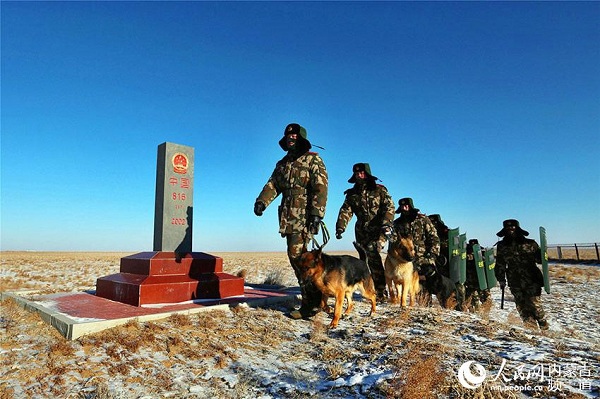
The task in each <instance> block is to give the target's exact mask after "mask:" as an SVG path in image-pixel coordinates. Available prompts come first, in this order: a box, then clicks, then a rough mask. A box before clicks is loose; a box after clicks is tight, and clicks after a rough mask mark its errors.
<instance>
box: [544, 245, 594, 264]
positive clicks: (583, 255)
mask: <svg viewBox="0 0 600 399" xmlns="http://www.w3.org/2000/svg"><path fill="white" fill-rule="evenodd" d="M599 246H600V243H597V242H594V243H587V244H549V245H548V246H547V252H548V259H549V260H560V261H569V260H570V261H590V262H600V251H599V248H598V247H599Z"/></svg>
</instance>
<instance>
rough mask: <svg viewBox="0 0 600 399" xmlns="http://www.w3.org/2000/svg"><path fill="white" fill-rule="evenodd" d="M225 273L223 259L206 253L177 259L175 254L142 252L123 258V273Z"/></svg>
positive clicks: (191, 253)
mask: <svg viewBox="0 0 600 399" xmlns="http://www.w3.org/2000/svg"><path fill="white" fill-rule="evenodd" d="M222 271H223V258H220V257H218V256H213V255H209V254H206V253H204V252H189V253H186V254H185V255H183V256H182V257H180V258H179V257H177V256H176V255H175V252H158V251H153V252H140V253H137V254H135V255H130V256H126V257H124V258H121V268H120V272H121V273H131V274H143V275H147V276H156V275H178V274H189V275H198V274H202V273H218V272H222Z"/></svg>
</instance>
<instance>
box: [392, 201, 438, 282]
mask: <svg viewBox="0 0 600 399" xmlns="http://www.w3.org/2000/svg"><path fill="white" fill-rule="evenodd" d="M398 204H399V205H400V206H399V207H398V209H396V213H400V217H399V218H398V219H396V220H394V230H395V233H397V232H405V233H406V234H408V235H410V236H411V237H412V239H413V243H414V244H415V260H414V261H413V265H414V266H415V269H416V270H417V271H419V274H422V273H423V272H424V271H426V269H427V268H424V267H423V266H425V265H431V266H433V267H435V264H436V260H437V258H438V256H439V255H440V239H439V237H438V235H437V231H436V230H435V226H434V225H433V223H432V222H431V220H429V218H428V217H427V216H425V215H424V214H422V213H420V212H419V209H416V208H415V207H414V205H413V200H412V198H402V199H401V200H400V201H398Z"/></svg>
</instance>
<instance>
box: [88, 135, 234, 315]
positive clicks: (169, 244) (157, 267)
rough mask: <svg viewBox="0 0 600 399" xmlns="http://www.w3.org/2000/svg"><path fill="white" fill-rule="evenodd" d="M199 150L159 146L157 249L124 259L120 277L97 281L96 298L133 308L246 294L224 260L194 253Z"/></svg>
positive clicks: (176, 145) (156, 213) (167, 144)
mask: <svg viewBox="0 0 600 399" xmlns="http://www.w3.org/2000/svg"><path fill="white" fill-rule="evenodd" d="M193 187H194V149H193V148H192V147H187V146H183V145H179V144H172V143H163V144H161V145H159V146H158V162H157V168H156V204H155V212H154V251H153V252H140V253H137V254H135V255H131V256H126V257H124V258H121V267H120V269H119V270H120V273H117V274H112V275H110V276H105V277H100V278H99V279H97V280H96V296H99V297H102V298H106V299H110V300H113V301H117V302H122V303H126V304H129V305H133V306H142V305H148V304H161V303H178V302H185V301H190V300H196V299H218V298H227V297H232V296H242V295H244V279H243V278H241V277H236V276H232V275H230V274H227V273H224V272H223V259H222V258H220V257H218V256H213V255H209V254H206V253H203V252H193V251H192V216H193V209H194V205H193Z"/></svg>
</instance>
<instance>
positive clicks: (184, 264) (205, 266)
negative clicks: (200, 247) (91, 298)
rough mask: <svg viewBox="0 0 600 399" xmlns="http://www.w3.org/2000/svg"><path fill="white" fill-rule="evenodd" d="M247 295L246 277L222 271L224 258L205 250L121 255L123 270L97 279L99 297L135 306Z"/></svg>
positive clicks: (97, 294)
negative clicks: (179, 253)
mask: <svg viewBox="0 0 600 399" xmlns="http://www.w3.org/2000/svg"><path fill="white" fill-rule="evenodd" d="M237 295H244V279H243V278H241V277H236V276H233V275H231V274H227V273H223V259H222V258H219V257H217V256H212V255H209V254H205V253H203V252H190V253H188V254H186V255H185V256H184V257H182V258H177V257H176V256H175V253H174V252H140V253H138V254H135V255H130V256H126V257H124V258H121V267H120V273H117V274H112V275H110V276H105V277H100V278H99V279H97V280H96V296H99V297H102V298H106V299H110V300H113V301H117V302H121V303H126V304H129V305H133V306H141V305H149V304H159V303H179V302H185V301H189V300H194V299H215V298H226V297H231V296H237Z"/></svg>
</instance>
